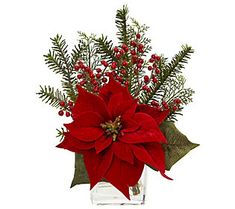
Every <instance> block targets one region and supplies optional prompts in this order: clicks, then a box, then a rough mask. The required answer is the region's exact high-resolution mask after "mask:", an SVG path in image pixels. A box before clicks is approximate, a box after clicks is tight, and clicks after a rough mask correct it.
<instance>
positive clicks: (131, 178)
mask: <svg viewBox="0 0 235 209" xmlns="http://www.w3.org/2000/svg"><path fill="white" fill-rule="evenodd" d="M127 169H128V175H126V178H127V182H128V185H129V186H135V185H136V184H137V183H138V181H139V179H140V177H141V175H142V172H143V169H144V163H143V162H141V161H140V160H137V159H135V162H134V164H133V165H131V166H129V167H128V168H127Z"/></svg>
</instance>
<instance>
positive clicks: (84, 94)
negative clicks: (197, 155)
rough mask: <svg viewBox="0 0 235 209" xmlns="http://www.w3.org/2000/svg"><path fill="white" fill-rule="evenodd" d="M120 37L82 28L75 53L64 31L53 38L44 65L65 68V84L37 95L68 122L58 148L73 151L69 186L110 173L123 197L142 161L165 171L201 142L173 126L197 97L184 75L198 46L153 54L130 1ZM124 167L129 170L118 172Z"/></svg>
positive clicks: (121, 15) (119, 21) (120, 20)
mask: <svg viewBox="0 0 235 209" xmlns="http://www.w3.org/2000/svg"><path fill="white" fill-rule="evenodd" d="M115 22H116V26H117V29H118V32H117V37H118V41H119V42H118V44H116V45H115V46H114V44H113V42H112V41H110V40H108V38H107V37H106V36H104V35H102V36H101V37H97V36H96V35H93V34H91V35H87V34H85V33H82V32H79V38H80V39H79V42H78V44H77V45H75V47H74V49H73V50H72V52H71V54H69V52H68V46H67V44H66V41H65V40H64V39H63V38H62V36H60V35H56V36H55V37H54V38H52V39H51V40H52V45H53V46H52V49H51V50H49V53H48V54H46V55H44V57H45V61H46V64H47V65H48V67H49V68H50V69H51V70H52V71H53V72H55V73H56V74H60V75H61V81H62V88H63V89H62V90H59V89H55V88H53V87H50V86H40V91H39V92H38V95H39V97H40V98H41V99H42V100H43V101H44V102H46V103H49V104H50V105H52V106H53V107H55V108H58V109H59V111H58V114H59V115H60V116H66V117H69V118H71V122H70V123H68V124H64V127H63V128H61V129H57V131H58V137H61V142H60V143H59V144H58V145H57V147H58V148H63V149H67V150H69V151H72V152H74V153H75V173H74V178H73V181H72V185H71V187H72V186H74V185H77V184H82V183H90V188H91V189H92V188H93V187H94V186H95V185H96V184H97V183H98V182H100V181H102V180H105V181H108V182H110V183H111V184H112V185H113V186H115V187H116V188H117V189H118V190H120V191H121V192H122V193H123V194H124V195H125V196H126V198H128V199H129V198H130V196H129V187H131V186H135V185H136V184H137V183H138V180H139V178H140V176H141V174H142V171H143V168H144V165H147V166H149V167H151V168H152V169H154V170H156V171H159V172H160V174H161V175H162V176H163V177H165V178H167V179H171V178H170V177H168V176H167V175H166V173H165V171H166V170H170V168H171V167H172V165H174V164H175V163H176V162H177V161H178V160H180V159H181V158H182V157H183V156H184V155H186V154H187V153H188V152H189V151H190V150H191V149H193V148H195V147H197V146H198V144H194V143H192V142H190V141H189V140H188V139H187V137H186V136H185V135H183V134H181V133H180V132H179V131H178V129H177V128H176V127H175V125H174V122H175V121H176V120H177V118H176V117H177V115H181V114H182V113H181V112H182V110H183V108H184V106H185V105H187V104H188V103H189V102H191V101H192V94H193V93H194V91H193V90H192V89H190V88H185V87H184V84H185V79H184V77H183V75H182V70H183V68H184V64H185V63H187V61H188V59H189V58H190V55H191V54H192V53H193V49H192V48H191V47H190V46H188V45H184V46H182V50H181V51H180V52H179V53H177V54H176V55H175V56H174V57H173V58H172V59H171V60H170V61H168V59H167V58H166V57H164V55H162V54H159V53H152V54H151V55H150V56H149V53H150V51H151V50H152V48H151V46H150V42H151V41H150V39H148V38H146V37H145V32H146V31H147V29H148V27H147V26H146V25H140V24H139V23H138V22H137V21H136V20H135V19H133V18H129V16H128V8H127V7H126V6H123V8H121V9H119V10H117V14H116V21H115ZM123 172H125V175H120V174H121V173H123Z"/></svg>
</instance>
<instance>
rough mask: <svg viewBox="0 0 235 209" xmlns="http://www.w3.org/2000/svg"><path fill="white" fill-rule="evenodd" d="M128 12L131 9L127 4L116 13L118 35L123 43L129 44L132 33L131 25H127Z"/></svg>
mask: <svg viewBox="0 0 235 209" xmlns="http://www.w3.org/2000/svg"><path fill="white" fill-rule="evenodd" d="M128 13H129V11H128V7H127V6H126V5H124V6H123V8H122V9H119V10H117V13H116V20H115V23H116V26H117V28H118V32H117V37H118V39H119V41H120V43H121V44H122V43H125V44H127V43H128V42H129V40H130V37H129V36H130V34H129V33H128V27H129V25H127V20H128V18H129V17H128Z"/></svg>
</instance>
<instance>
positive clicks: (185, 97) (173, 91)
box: [162, 75, 194, 122]
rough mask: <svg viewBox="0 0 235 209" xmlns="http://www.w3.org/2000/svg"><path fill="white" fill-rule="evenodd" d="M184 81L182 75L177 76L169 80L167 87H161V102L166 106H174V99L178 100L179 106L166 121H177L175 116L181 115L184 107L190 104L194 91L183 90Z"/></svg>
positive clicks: (189, 89)
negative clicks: (165, 103) (162, 92)
mask: <svg viewBox="0 0 235 209" xmlns="http://www.w3.org/2000/svg"><path fill="white" fill-rule="evenodd" d="M185 82H186V79H185V78H184V77H183V75H178V76H177V77H175V78H170V79H169V81H168V85H165V86H164V87H163V91H164V95H163V97H162V100H164V101H166V102H167V103H168V104H170V105H171V104H174V99H175V98H177V99H180V101H181V105H180V107H179V108H178V109H177V110H176V111H171V113H170V114H169V116H168V120H170V121H172V122H174V121H177V117H176V116H177V115H182V114H181V113H180V112H181V111H182V110H183V108H184V105H187V104H189V103H190V102H192V95H193V94H194V91H193V90H192V89H191V88H185Z"/></svg>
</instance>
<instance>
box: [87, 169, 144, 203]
mask: <svg viewBox="0 0 235 209" xmlns="http://www.w3.org/2000/svg"><path fill="white" fill-rule="evenodd" d="M146 178H147V175H146V168H144V170H143V173H142V175H141V177H140V179H139V181H138V183H137V184H136V185H135V186H134V187H130V188H129V193H130V200H128V199H127V198H126V197H125V196H124V195H123V194H122V193H121V192H120V191H119V190H118V189H116V188H115V187H114V186H113V185H112V184H110V183H109V182H99V183H98V184H96V186H95V187H94V188H93V189H92V190H91V194H90V196H91V202H92V204H94V205H143V204H144V202H145V189H146Z"/></svg>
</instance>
